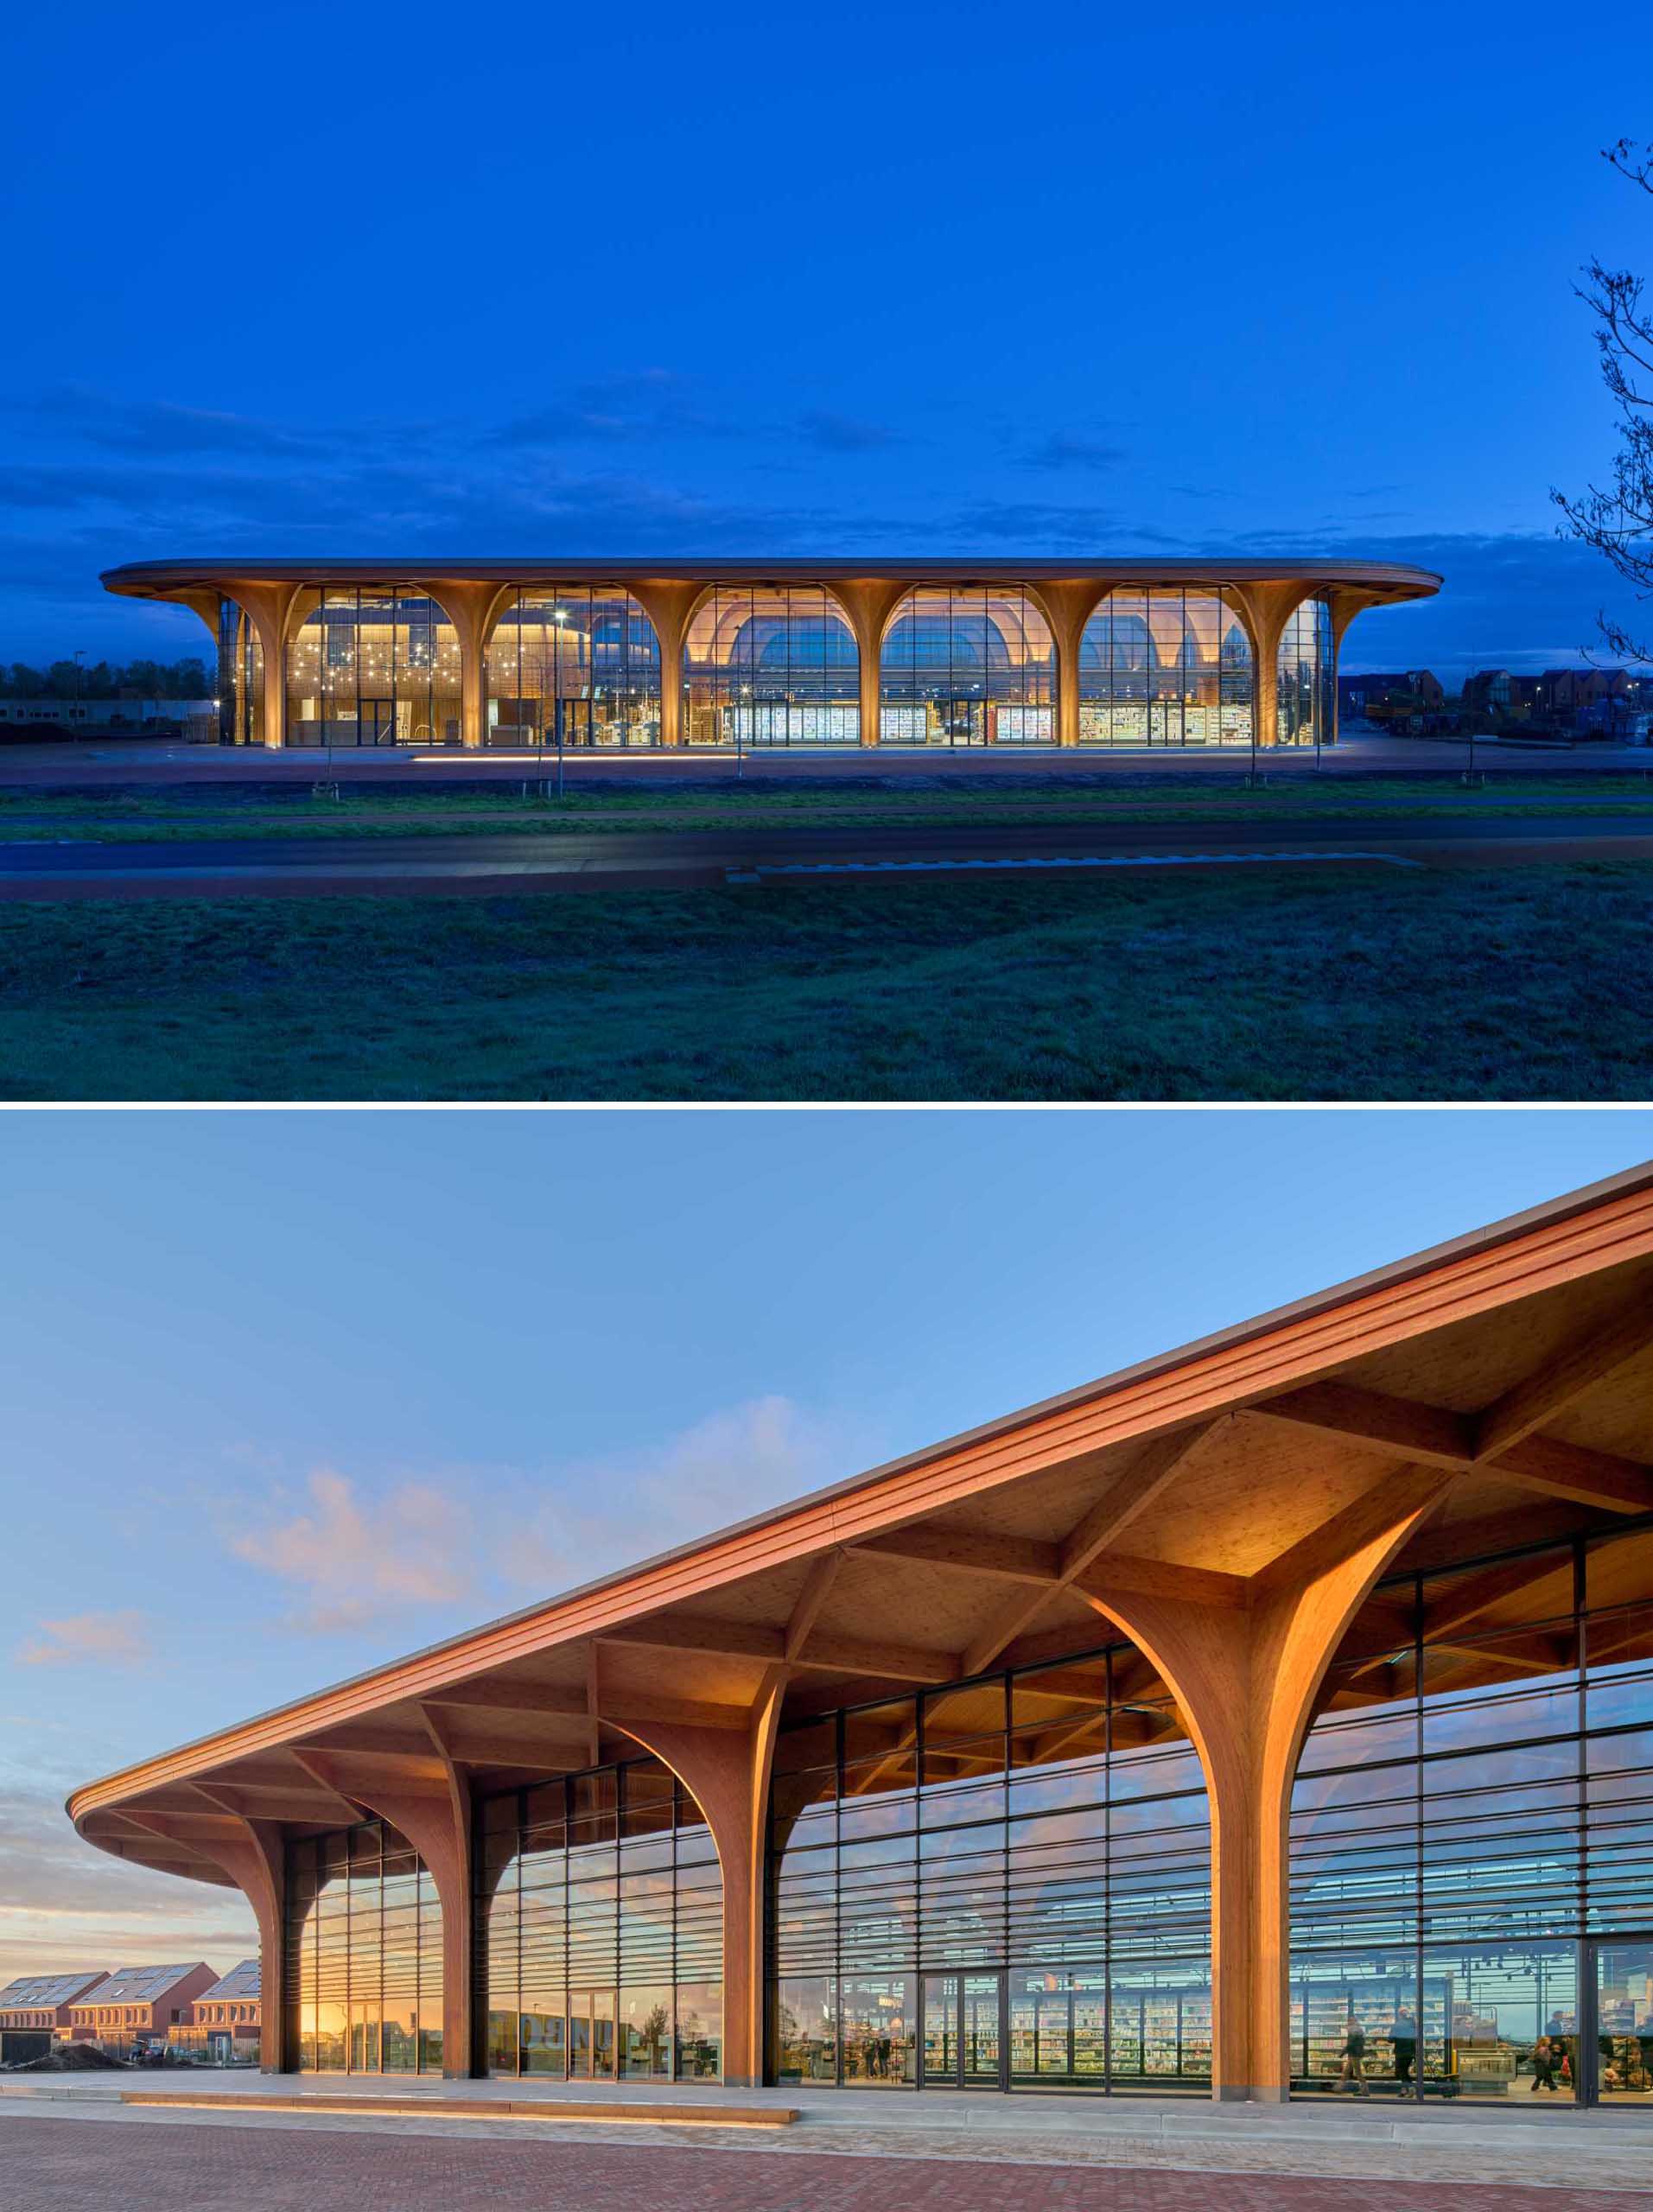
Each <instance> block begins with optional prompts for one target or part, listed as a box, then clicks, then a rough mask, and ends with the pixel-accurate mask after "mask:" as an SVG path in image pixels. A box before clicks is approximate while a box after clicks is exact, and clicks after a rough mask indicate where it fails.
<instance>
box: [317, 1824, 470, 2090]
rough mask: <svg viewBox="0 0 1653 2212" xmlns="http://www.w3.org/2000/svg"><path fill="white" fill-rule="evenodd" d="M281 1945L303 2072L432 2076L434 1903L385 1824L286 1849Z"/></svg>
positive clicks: (404, 1845) (437, 2001) (437, 2060)
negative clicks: (282, 1943)
mask: <svg viewBox="0 0 1653 2212" xmlns="http://www.w3.org/2000/svg"><path fill="white" fill-rule="evenodd" d="M283 1941H284V1945H285V1951H286V1961H285V1982H286V1987H287V1992H288V2005H289V2021H288V2025H289V2039H290V2043H291V2047H292V2049H293V2050H294V2051H295V2053H296V2059H297V2064H298V2069H299V2070H300V2071H301V2072H302V2073H352V2074H377V2073H381V2072H383V2073H387V2074H415V2073H429V2072H432V2071H435V2072H437V2073H440V2072H441V2070H442V1906H441V1904H440V1903H439V1901H438V1899H437V1897H436V1884H435V1883H434V1881H433V1880H432V1879H431V1877H430V1873H429V1869H428V1868H427V1867H426V1866H424V1865H423V1862H422V1861H421V1860H420V1859H419V1858H418V1856H417V1854H416V1853H415V1851H414V1850H413V1847H412V1846H411V1845H410V1843H409V1842H408V1841H407V1840H406V1838H405V1837H404V1836H403V1835H401V1834H399V1833H398V1832H397V1830H396V1829H395V1828H393V1827H391V1825H390V1823H389V1822H388V1821H366V1822H365V1823H364V1824H363V1825H362V1826H360V1827H354V1828H348V1829H343V1830H340V1831H339V1832H337V1833H336V1834H332V1835H324V1836H313V1837H306V1838H304V1839H302V1840H298V1841H295V1842H292V1843H289V1846H288V1850H287V1875H286V1914H285V1927H284V1936H283Z"/></svg>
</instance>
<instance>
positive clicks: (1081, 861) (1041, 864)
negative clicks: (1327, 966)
mask: <svg viewBox="0 0 1653 2212" xmlns="http://www.w3.org/2000/svg"><path fill="white" fill-rule="evenodd" d="M1281 861H1307V862H1310V863H1311V864H1313V865H1317V866H1318V865H1319V864H1320V863H1321V862H1324V861H1366V862H1370V863H1372V864H1374V865H1376V866H1377V867H1382V868H1421V867H1422V866H1423V862H1422V861H1412V860H1407V859H1405V858H1404V857H1403V856H1402V855H1401V854H1399V853H1113V854H1106V855H1103V854H1090V855H1084V854H1074V855H1069V856H1065V857H1061V858H1052V859H1049V860H1045V859H1027V860H995V861H987V860H978V861H770V862H760V863H759V864H758V865H757V866H756V867H754V868H730V869H728V871H727V873H728V880H729V881H730V882H731V883H757V882H760V881H761V880H762V879H763V878H764V877H765V876H766V875H938V874H964V873H967V872H974V871H977V870H988V869H993V868H1018V869H1020V868H1238V867H1244V866H1247V865H1257V866H1262V867H1273V866H1275V865H1277V864H1278V863H1279V862H1281Z"/></svg>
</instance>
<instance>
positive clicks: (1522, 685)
mask: <svg viewBox="0 0 1653 2212" xmlns="http://www.w3.org/2000/svg"><path fill="white" fill-rule="evenodd" d="M1338 712H1339V715H1340V718H1341V720H1342V721H1343V722H1344V724H1345V726H1346V725H1347V724H1348V723H1350V722H1351V721H1359V720H1364V721H1370V722H1375V723H1376V724H1377V725H1378V727H1379V728H1389V729H1402V730H1410V731H1413V732H1434V731H1438V730H1455V729H1467V728H1475V729H1477V730H1492V731H1497V730H1504V729H1508V730H1510V731H1511V732H1512V733H1516V732H1519V731H1521V730H1523V729H1526V730H1529V731H1530V732H1532V734H1535V735H1537V734H1547V735H1554V736H1564V737H1579V738H1602V739H1607V740H1610V741H1614V742H1617V743H1618V744H1621V745H1645V744H1647V743H1648V742H1649V732H1650V727H1653V677H1644V676H1635V675H1632V674H1631V671H1630V670H1629V669H1627V668H1547V669H1546V670H1545V671H1543V673H1542V675H1541V676H1516V675H1515V674H1513V673H1512V671H1510V670H1509V669H1507V668H1478V669H1477V670H1475V671H1474V672H1473V673H1472V675H1469V676H1466V677H1465V679H1464V685H1463V689H1462V690H1461V691H1459V692H1456V693H1453V692H1449V691H1448V690H1446V686H1445V685H1444V684H1443V683H1441V682H1440V678H1439V677H1437V676H1436V675H1435V674H1434V671H1432V670H1430V669H1427V668H1406V669H1398V670H1391V671H1388V672H1386V673H1383V674H1381V675H1375V676H1340V677H1338Z"/></svg>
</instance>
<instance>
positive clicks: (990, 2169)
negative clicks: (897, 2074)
mask: <svg viewBox="0 0 1653 2212" xmlns="http://www.w3.org/2000/svg"><path fill="white" fill-rule="evenodd" d="M31 2120H32V2121H33V2124H32V2125H31V2124H30V2123H31ZM44 2120H45V2116H44V2115H43V2114H41V2115H40V2116H38V2117H37V2116H35V2115H33V2114H24V2113H3V2114H0V2202H3V2204H4V2207H5V2212H69V2208H73V2212H84V2208H86V2207H87V2206H101V2205H118V2204H126V2203H132V2202H139V2201H142V2200H143V2199H144V2198H149V2199H152V2200H154V2201H164V2202H166V2203H167V2204H168V2208H169V2212H170V2208H173V2207H176V2208H177V2212H197V2208H199V2212H222V2208H223V2207H224V2205H225V2204H226V2203H234V2204H238V2205H241V2206H245V2207H246V2208H248V2212H361V2209H362V2207H363V2206H365V2205H367V2206H372V2207H373V2208H374V2212H484V2209H485V2208H486V2212H1561V2207H1563V2206H1565V2207H1566V2208H1567V2212H1648V2203H1649V2200H1648V2197H1647V2196H1645V2195H1643V2194H1642V2193H1641V2192H1639V2191H1627V2190H1573V2189H1567V2190H1553V2189H1526V2188H1522V2187H1519V2186H1512V2185H1511V2184H1510V2183H1509V2182H1507V2181H1498V2182H1494V2183H1485V2184H1477V2183H1466V2182H1464V2181H1461V2180H1455V2181H1453V2182H1452V2183H1449V2184H1446V2185H1444V2186H1443V2184H1442V2183H1441V2182H1440V2181H1439V2180H1437V2181H1433V2182H1427V2181H1425V2182H1408V2181H1390V2180H1383V2179H1376V2178H1366V2179H1360V2180H1332V2179H1327V2178H1325V2177H1303V2176H1286V2175H1281V2174H1269V2173H1261V2174H1246V2175H1238V2174H1218V2173H1213V2172H1190V2171H1167V2170H1166V2169H1163V2168H1160V2169H1158V2170H1154V2169H1148V2168H1141V2167H1123V2166H1119V2167H1111V2168H1103V2167H1097V2166H1059V2165H1053V2164H1029V2163H1025V2162H1022V2161H1020V2160H1009V2159H1001V2160H995V2161H993V2162H991V2163H983V2162H981V2161H978V2160H976V2159H972V2158H968V2157H956V2158H951V2159H947V2160H936V2161H927V2160H923V2159H911V2158H900V2159H892V2158H876V2157H874V2158H862V2157H846V2156H844V2155H843V2154H842V2153H839V2154H836V2155H834V2154H831V2153H824V2152H806V2151H805V2152H799V2151H793V2152H770V2151H766V2150H753V2149H743V2150H740V2151H725V2150H703V2149H689V2148H684V2147H677V2146H671V2147H668V2146H664V2145H658V2144H654V2143H651V2144H633V2143H626V2144H621V2143H615V2142H602V2143H588V2142H577V2143H576V2142H569V2141H567V2140H559V2141H557V2142H555V2143H548V2142H544V2141H540V2142H523V2143H512V2142H499V2141H498V2140H488V2141H476V2140H470V2141H462V2142H461V2141H455V2140H451V2139H440V2138H433V2137H431V2136H429V2135H428V2134H420V2135H392V2134H378V2133H375V2134H366V2133H344V2132H342V2130H340V2131H339V2132H334V2131H333V2130H331V2129H329V2130H328V2131H327V2133H321V2132H320V2131H319V2130H311V2129H308V2128H305V2127H302V2126H300V2127H287V2128H277V2127H270V2126H236V2127H233V2128H231V2127H226V2126H224V2125H222V2124H221V2123H220V2124H219V2126H195V2125H188V2124H169V2125H165V2126H156V2125H145V2124H142V2123H140V2124H137V2125H121V2124H119V2123H117V2124H115V2125H114V2126H53V2125H51V2124H49V2123H45V2124H42V2123H43V2122H44ZM8 2123H10V2124H8Z"/></svg>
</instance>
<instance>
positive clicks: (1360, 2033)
mask: <svg viewBox="0 0 1653 2212" xmlns="http://www.w3.org/2000/svg"><path fill="white" fill-rule="evenodd" d="M1365 2063H1366V2031H1365V2029H1364V2027H1362V2025H1361V2024H1360V2021H1359V2018H1358V2017H1357V2015H1356V2014H1355V2013H1353V2012H1351V2013H1350V2015H1349V2024H1348V2026H1347V2028H1346V2030H1345V2034H1344V2038H1343V2064H1342V2065H1341V2066H1340V2067H1339V2068H1338V2086H1339V2087H1341V2086H1342V2084H1343V2083H1344V2082H1347V2083H1348V2084H1349V2087H1350V2088H1351V2091H1352V2092H1353V2094H1355V2095H1356V2096H1360V2095H1361V2094H1363V2092H1364V2082H1365V2075H1364V2072H1363V2070H1362V2069H1364V2066H1365Z"/></svg>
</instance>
